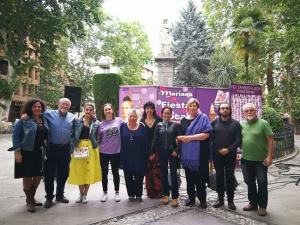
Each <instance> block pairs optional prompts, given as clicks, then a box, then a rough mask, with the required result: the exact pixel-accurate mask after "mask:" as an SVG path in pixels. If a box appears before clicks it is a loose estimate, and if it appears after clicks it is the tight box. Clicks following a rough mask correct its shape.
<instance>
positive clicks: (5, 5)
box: [0, 0, 103, 97]
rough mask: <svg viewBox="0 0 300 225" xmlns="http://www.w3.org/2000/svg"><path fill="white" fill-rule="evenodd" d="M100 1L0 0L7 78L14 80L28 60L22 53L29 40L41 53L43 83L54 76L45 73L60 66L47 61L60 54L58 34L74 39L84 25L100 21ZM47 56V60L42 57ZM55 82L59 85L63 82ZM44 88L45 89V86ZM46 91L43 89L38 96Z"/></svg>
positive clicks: (1, 31) (85, 26)
mask: <svg viewBox="0 0 300 225" xmlns="http://www.w3.org/2000/svg"><path fill="white" fill-rule="evenodd" d="M101 2H102V1H101V0H73V1H65V0H57V1H33V0H30V1H15V0H7V1H1V2H0V27H1V29H0V36H1V42H3V43H4V46H5V53H6V57H7V59H8V61H9V63H10V65H11V66H12V68H13V71H14V73H13V75H12V76H11V77H10V81H11V82H12V83H14V82H15V81H16V77H17V76H18V75H21V74H23V73H24V71H25V69H26V68H28V64H30V63H31V60H30V57H28V56H25V54H24V52H25V51H26V50H27V48H28V44H29V43H30V44H31V45H32V46H31V47H32V48H33V49H34V50H35V51H36V52H37V53H39V54H40V56H41V59H40V65H41V67H42V68H41V76H43V78H41V79H44V80H45V82H44V83H46V84H47V83H48V82H51V81H50V80H52V79H56V78H53V77H49V76H51V75H55V74H56V73H59V72H58V71H60V72H61V70H62V69H61V68H60V67H59V66H60V65H61V64H60V63H58V64H55V65H54V64H51V63H56V62H57V60H55V58H56V57H58V58H60V56H61V55H60V54H61V52H60V50H61V48H60V46H59V44H58V43H59V42H60V40H61V38H67V39H70V40H71V41H73V42H75V41H76V40H77V39H78V38H81V37H83V36H84V35H85V33H86V28H87V27H88V26H91V25H93V24H95V23H100V22H101V20H102V17H103V15H102V11H101ZM47 59H50V60H49V61H46V60H47ZM50 71H51V72H50ZM42 73H43V74H42ZM58 83H60V86H62V84H63V83H62V82H58ZM42 85H43V82H42ZM41 88H45V87H43V86H42V87H41ZM45 89H46V90H45ZM45 89H44V91H45V92H47V88H45ZM55 92H56V93H57V92H58V90H57V89H56V90H55ZM58 93H59V92H58ZM60 93H61V92H60ZM47 94H48V93H44V95H42V97H44V96H46V95H47ZM1 97H2V96H1Z"/></svg>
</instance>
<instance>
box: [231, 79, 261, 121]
mask: <svg viewBox="0 0 300 225" xmlns="http://www.w3.org/2000/svg"><path fill="white" fill-rule="evenodd" d="M230 103H231V107H232V117H233V118H234V119H236V120H239V121H240V120H242V119H243V110H242V108H243V105H244V104H246V103H253V104H255V105H256V108H257V115H258V116H259V117H260V116H261V115H262V98H261V87H260V86H259V85H245V84H232V85H231V88H230Z"/></svg>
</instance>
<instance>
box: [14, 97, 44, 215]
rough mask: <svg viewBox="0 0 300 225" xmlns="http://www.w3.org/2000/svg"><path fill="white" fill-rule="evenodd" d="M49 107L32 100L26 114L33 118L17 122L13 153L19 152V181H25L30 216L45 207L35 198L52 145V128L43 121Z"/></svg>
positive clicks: (24, 187) (25, 111)
mask: <svg viewBox="0 0 300 225" xmlns="http://www.w3.org/2000/svg"><path fill="white" fill-rule="evenodd" d="M45 107H46V106H45V103H44V102H43V101H41V100H39V99H31V100H29V101H28V102H26V103H25V105H24V107H23V110H22V113H26V114H27V115H28V117H29V118H28V120H26V121H23V120H18V121H17V122H16V124H15V128H14V132H13V147H12V148H10V149H9V150H12V151H14V152H15V178H23V189H24V192H25V194H26V203H27V211H29V212H35V206H41V205H42V203H41V202H37V201H36V200H35V199H34V196H35V192H36V189H37V187H38V186H39V184H40V181H41V178H42V176H43V169H44V166H43V165H44V160H45V150H46V145H47V143H48V126H47V122H46V120H45V119H44V118H43V117H42V113H43V112H44V111H45Z"/></svg>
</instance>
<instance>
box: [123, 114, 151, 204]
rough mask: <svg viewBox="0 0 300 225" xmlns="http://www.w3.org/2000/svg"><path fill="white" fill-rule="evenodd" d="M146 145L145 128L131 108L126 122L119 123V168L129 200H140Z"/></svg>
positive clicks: (145, 160) (146, 153)
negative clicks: (122, 173) (122, 174)
mask: <svg viewBox="0 0 300 225" xmlns="http://www.w3.org/2000/svg"><path fill="white" fill-rule="evenodd" d="M147 146H148V138H147V134H146V128H145V126H144V125H143V124H142V123H139V122H138V114H137V111H136V110H135V109H131V110H130V111H129V113H128V122H127V123H123V124H122V125H121V168H122V169H123V170H124V177H125V183H126V188H127V193H128V196H129V201H134V200H137V201H142V194H143V179H144V175H145V171H146V164H147V157H148V151H147V150H148V149H147Z"/></svg>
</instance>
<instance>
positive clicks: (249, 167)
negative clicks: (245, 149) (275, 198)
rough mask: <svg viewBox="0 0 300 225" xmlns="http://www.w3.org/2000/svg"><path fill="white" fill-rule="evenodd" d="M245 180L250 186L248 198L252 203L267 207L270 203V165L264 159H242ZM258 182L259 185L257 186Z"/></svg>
mask: <svg viewBox="0 0 300 225" xmlns="http://www.w3.org/2000/svg"><path fill="white" fill-rule="evenodd" d="M241 164H242V172H243V176H244V181H245V183H246V184H247V186H248V200H249V202H250V204H251V205H253V206H257V205H258V206H259V207H260V208H267V205H268V167H266V166H264V165H263V164H262V161H249V160H245V159H242V160H241ZM256 182H257V186H256Z"/></svg>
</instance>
